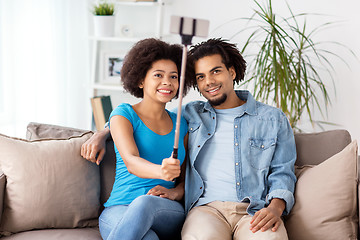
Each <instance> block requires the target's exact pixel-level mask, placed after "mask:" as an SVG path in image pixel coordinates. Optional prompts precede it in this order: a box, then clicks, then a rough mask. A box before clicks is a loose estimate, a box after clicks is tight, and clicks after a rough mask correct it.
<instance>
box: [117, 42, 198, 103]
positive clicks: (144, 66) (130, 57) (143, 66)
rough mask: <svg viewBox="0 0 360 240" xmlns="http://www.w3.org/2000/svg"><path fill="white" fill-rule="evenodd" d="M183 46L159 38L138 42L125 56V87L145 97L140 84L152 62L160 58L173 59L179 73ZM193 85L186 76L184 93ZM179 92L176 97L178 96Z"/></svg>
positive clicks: (133, 93) (135, 94) (131, 92)
mask: <svg viewBox="0 0 360 240" xmlns="http://www.w3.org/2000/svg"><path fill="white" fill-rule="evenodd" d="M181 59H182V46H181V45H178V44H168V43H166V42H163V41H161V40H159V39H155V38H147V39H144V40H140V41H139V42H137V43H136V44H135V45H134V46H133V47H132V48H131V49H130V51H129V52H128V54H127V55H126V56H125V58H124V63H123V66H122V68H121V73H120V74H121V81H122V83H123V86H124V89H125V90H127V91H128V92H129V93H130V94H132V95H133V96H135V97H138V98H143V97H144V92H143V89H141V88H139V84H140V83H141V82H142V81H143V80H144V79H145V76H146V73H147V72H148V71H149V69H150V68H151V67H152V64H153V63H154V62H156V61H158V60H171V61H173V62H174V63H175V65H176V67H177V71H178V75H179V81H180V71H181ZM190 86H191V81H190V79H189V78H188V77H187V76H186V77H185V83H184V91H183V93H184V95H185V94H186V93H187V92H188V90H189V88H190ZM178 94H179V92H177V94H176V96H175V98H177V97H178Z"/></svg>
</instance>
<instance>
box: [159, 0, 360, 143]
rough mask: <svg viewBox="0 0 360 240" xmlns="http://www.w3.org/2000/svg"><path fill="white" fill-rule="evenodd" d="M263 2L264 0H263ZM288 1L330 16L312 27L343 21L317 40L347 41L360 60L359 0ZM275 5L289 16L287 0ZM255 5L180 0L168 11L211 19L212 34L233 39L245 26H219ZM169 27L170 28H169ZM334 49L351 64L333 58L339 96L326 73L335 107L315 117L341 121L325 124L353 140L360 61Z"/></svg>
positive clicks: (357, 133)
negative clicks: (327, 22)
mask: <svg viewBox="0 0 360 240" xmlns="http://www.w3.org/2000/svg"><path fill="white" fill-rule="evenodd" d="M259 2H263V1H261V0H259ZM275 3H276V4H275ZM288 3H289V5H290V6H291V8H292V10H293V11H294V13H301V12H308V13H321V14H325V15H329V16H322V17H316V18H315V17H312V18H309V20H308V28H309V29H312V28H313V27H315V26H318V25H320V24H321V23H324V22H326V21H343V22H342V23H341V24H340V25H338V26H337V27H334V28H331V29H329V30H326V31H323V32H322V33H321V34H320V35H318V36H317V39H318V40H319V41H337V42H340V43H343V44H345V45H346V46H348V47H349V48H351V49H352V50H353V51H354V52H355V54H356V55H357V56H358V58H359V59H360V45H359V43H360V15H359V14H358V12H359V9H360V1H359V0H343V1H335V0H316V1H314V0H302V1H295V0H289V1H288ZM273 4H274V6H273V8H274V11H275V12H277V13H280V14H281V15H284V16H288V11H287V8H286V5H285V4H284V1H283V0H273ZM253 8H256V5H255V4H254V2H253V1H252V0H242V1H240V0H223V1H218V0H196V1H194V0H181V1H180V0H178V1H174V2H173V3H172V6H171V8H169V10H168V12H167V14H174V15H182V16H189V17H196V18H204V19H208V20H210V37H223V38H229V37H230V36H232V34H233V33H234V31H236V30H239V29H241V28H242V27H243V26H244V25H243V24H238V25H237V26H236V25H235V24H227V25H225V26H223V27H222V28H220V29H216V28H217V27H218V26H220V25H222V24H224V23H226V22H228V21H229V20H232V19H235V18H239V17H249V16H251V14H252V9H253ZM236 28H237V29H236ZM165 29H167V28H166V27H165ZM215 29H216V30H215ZM199 40H201V39H195V41H199ZM235 40H236V41H237V43H238V46H240V47H241V46H242V44H243V42H244V39H242V38H241V37H238V38H236V39H235ZM235 40H234V41H235ZM332 50H334V51H335V52H337V53H338V54H340V55H341V56H342V57H343V58H345V59H346V61H347V63H348V64H349V67H347V66H346V65H345V64H343V63H342V62H340V61H339V60H337V59H335V58H331V59H330V60H331V61H332V62H333V64H334V66H335V75H334V76H335V88H336V96H335V93H334V91H333V90H334V88H333V86H332V85H331V81H330V80H329V79H328V77H327V76H325V78H326V79H324V81H325V82H327V85H328V87H329V89H331V91H330V96H331V101H332V106H330V107H329V108H328V118H326V119H323V118H322V117H321V115H320V114H319V113H318V112H317V111H316V112H315V118H316V119H317V120H325V121H329V122H332V123H336V124H339V125H338V126H325V128H326V129H335V128H344V129H347V130H349V131H350V133H351V135H352V137H353V139H358V140H360V94H359V93H360V60H358V59H355V58H354V57H352V56H351V55H350V54H349V53H346V51H344V50H343V49H342V48H341V47H334V48H332ZM302 125H303V128H304V129H305V130H306V131H320V130H319V129H318V128H317V129H315V130H314V129H312V127H309V126H308V125H307V124H306V122H305V121H304V122H302Z"/></svg>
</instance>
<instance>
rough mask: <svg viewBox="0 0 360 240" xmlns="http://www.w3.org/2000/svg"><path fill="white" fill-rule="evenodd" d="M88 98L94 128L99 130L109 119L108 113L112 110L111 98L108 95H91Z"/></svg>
mask: <svg viewBox="0 0 360 240" xmlns="http://www.w3.org/2000/svg"><path fill="white" fill-rule="evenodd" d="M90 100H91V107H92V110H93V117H94V122H95V127H96V130H97V131H99V130H101V129H103V128H104V125H105V123H106V122H107V121H108V120H109V116H110V113H111V112H112V110H113V108H112V105H111V99H110V96H96V97H92V98H91V99H90Z"/></svg>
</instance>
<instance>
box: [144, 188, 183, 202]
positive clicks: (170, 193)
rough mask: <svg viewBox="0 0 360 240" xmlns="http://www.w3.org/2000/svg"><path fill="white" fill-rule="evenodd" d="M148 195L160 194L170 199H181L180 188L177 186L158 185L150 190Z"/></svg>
mask: <svg viewBox="0 0 360 240" xmlns="http://www.w3.org/2000/svg"><path fill="white" fill-rule="evenodd" d="M146 195H153V196H159V197H162V198H167V199H170V200H180V199H179V193H178V190H177V189H175V188H171V189H167V188H165V187H163V186H160V185H157V186H156V187H153V188H152V189H150V190H149V192H148V193H147V194H146Z"/></svg>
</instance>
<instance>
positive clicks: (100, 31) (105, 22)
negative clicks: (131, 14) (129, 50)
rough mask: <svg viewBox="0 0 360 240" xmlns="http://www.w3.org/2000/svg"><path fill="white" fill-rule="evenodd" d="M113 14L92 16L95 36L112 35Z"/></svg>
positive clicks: (113, 28)
mask: <svg viewBox="0 0 360 240" xmlns="http://www.w3.org/2000/svg"><path fill="white" fill-rule="evenodd" d="M114 32H115V16H114V15H111V16H94V35H95V36H96V37H113V36H114Z"/></svg>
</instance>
